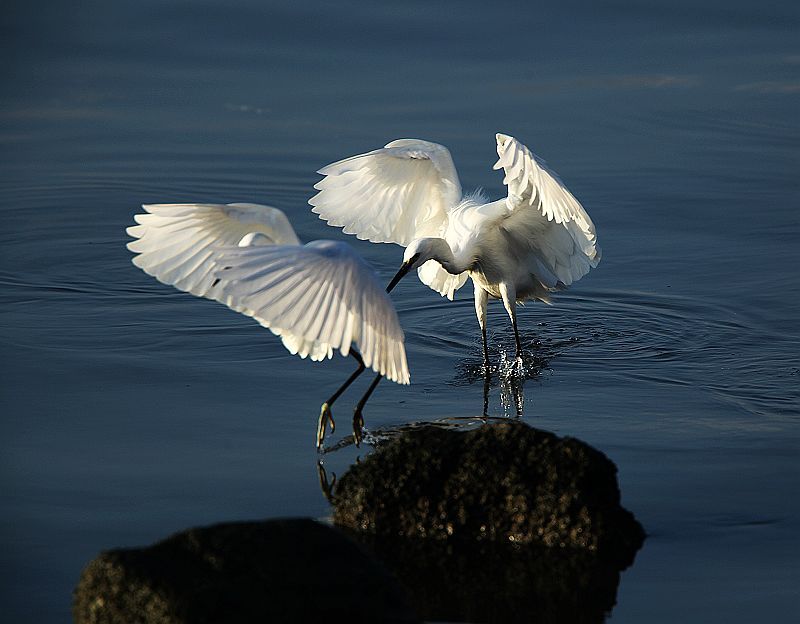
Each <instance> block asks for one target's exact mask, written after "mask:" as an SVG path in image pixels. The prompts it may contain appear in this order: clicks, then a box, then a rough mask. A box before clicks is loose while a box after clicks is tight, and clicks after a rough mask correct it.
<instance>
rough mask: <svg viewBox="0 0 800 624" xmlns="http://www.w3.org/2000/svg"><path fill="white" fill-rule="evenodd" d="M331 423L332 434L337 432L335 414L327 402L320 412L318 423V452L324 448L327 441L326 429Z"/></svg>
mask: <svg viewBox="0 0 800 624" xmlns="http://www.w3.org/2000/svg"><path fill="white" fill-rule="evenodd" d="M328 423H330V426H331V433H333V432H334V431H336V423H335V422H334V420H333V412H332V411H331V407H330V405H328V403H327V402H325V403H323V404H322V407H320V410H319V420H318V421H317V450H319V449H320V448H321V447H322V443H323V442H324V441H325V427H326V426H327V425H328Z"/></svg>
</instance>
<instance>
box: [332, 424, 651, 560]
mask: <svg viewBox="0 0 800 624" xmlns="http://www.w3.org/2000/svg"><path fill="white" fill-rule="evenodd" d="M616 472H617V469H616V466H615V465H614V464H613V462H611V460H609V459H608V458H607V457H606V456H605V455H604V454H603V453H601V452H600V451H598V450H596V449H593V448H592V447H590V446H588V445H587V444H585V443H583V442H581V441H579V440H576V439H574V438H559V437H558V436H556V435H554V434H552V433H549V432H546V431H541V430H539V429H534V428H532V427H530V426H528V425H526V424H524V423H522V422H518V421H516V422H505V423H501V424H491V425H485V426H482V427H479V428H477V429H473V430H469V431H453V430H448V429H443V428H440V427H437V426H433V425H431V426H423V427H419V428H417V429H414V430H411V431H409V432H406V433H403V434H401V435H399V436H397V437H395V438H393V439H392V440H391V441H389V442H387V443H386V444H384V445H381V446H379V447H378V449H377V450H376V451H375V452H374V453H373V454H371V455H370V456H368V457H367V458H366V459H365V460H364V461H362V462H361V463H359V464H356V465H354V466H353V467H352V468H351V469H350V470H349V471H348V472H347V473H346V474H345V475H344V476H343V477H342V479H341V481H340V483H339V485H338V487H337V489H336V492H335V498H334V504H335V513H334V523H335V524H337V525H339V526H342V527H346V528H348V529H352V530H355V531H358V532H365V533H368V534H375V535H382V536H390V537H396V536H405V537H412V538H427V539H431V540H447V541H451V542H452V541H465V540H466V541H483V540H489V541H502V542H511V543H514V544H537V545H543V546H548V547H558V548H566V549H578V550H583V551H587V552H592V553H596V554H597V555H599V556H601V557H603V558H605V559H607V560H610V561H612V562H614V563H616V564H617V565H618V566H619V567H626V566H627V565H629V564H630V563H631V562H632V560H633V556H634V554H635V553H636V551H637V550H638V549H639V547H640V546H641V544H642V542H643V540H644V531H643V530H642V527H641V525H640V524H639V523H638V522H637V521H636V520H635V518H634V517H633V515H632V514H631V513H630V512H628V511H626V510H625V509H623V508H622V507H621V506H620V493H619V487H618V485H617V479H616Z"/></svg>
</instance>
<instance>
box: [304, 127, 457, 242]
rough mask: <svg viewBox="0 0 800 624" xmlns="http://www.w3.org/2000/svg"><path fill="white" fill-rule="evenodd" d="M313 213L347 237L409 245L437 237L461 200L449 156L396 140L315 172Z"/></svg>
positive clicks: (420, 144) (431, 145) (438, 148)
mask: <svg viewBox="0 0 800 624" xmlns="http://www.w3.org/2000/svg"><path fill="white" fill-rule="evenodd" d="M319 173H320V174H321V175H323V176H325V177H324V178H323V179H322V180H320V181H319V182H317V184H316V185H315V186H314V188H315V189H317V190H318V191H319V192H318V193H317V194H316V195H314V197H312V198H311V199H310V200H309V202H308V203H309V204H311V205H312V206H313V208H312V211H313V212H315V213H316V214H318V215H319V216H320V218H322V219H324V220H325V221H327V222H328V224H329V225H333V226H336V227H341V228H344V232H345V233H346V234H355V235H356V236H357V237H358V238H360V239H366V240H370V241H372V242H373V243H397V244H398V245H403V246H407V245H408V244H409V243H410V242H411V241H412V240H414V239H415V238H422V237H425V236H439V235H440V234H441V233H442V232H443V230H444V228H445V227H446V224H447V212H448V210H450V209H451V208H452V207H453V206H455V205H456V204H457V203H458V202H459V200H460V198H461V183H460V182H459V179H458V173H457V172H456V169H455V166H454V165H453V159H452V157H451V156H450V152H449V151H448V150H447V148H445V147H444V146H442V145H438V144H436V143H431V142H429V141H422V140H420V139H398V140H396V141H392V142H391V143H387V145H386V146H385V147H383V148H381V149H378V150H374V151H372V152H368V153H366V154H360V155H358V156H351V157H350V158H345V159H344V160H340V161H338V162H335V163H332V164H330V165H327V166H326V167H323V168H322V169H320V170H319Z"/></svg>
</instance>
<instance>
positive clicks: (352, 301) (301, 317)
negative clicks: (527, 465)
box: [127, 204, 409, 448]
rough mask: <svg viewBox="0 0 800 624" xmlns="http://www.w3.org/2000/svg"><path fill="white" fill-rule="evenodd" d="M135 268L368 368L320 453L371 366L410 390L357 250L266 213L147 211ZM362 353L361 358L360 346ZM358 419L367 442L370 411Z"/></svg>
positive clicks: (196, 208)
mask: <svg viewBox="0 0 800 624" xmlns="http://www.w3.org/2000/svg"><path fill="white" fill-rule="evenodd" d="M144 209H145V210H146V212H145V213H144V214H137V215H135V216H134V219H135V220H136V222H137V223H138V225H135V226H132V227H129V228H128V229H127V232H128V234H129V235H131V236H133V237H134V238H136V239H137V240H135V241H132V242H130V243H128V249H130V250H131V251H132V252H134V253H136V254H138V255H136V256H135V257H134V258H133V263H134V264H135V265H136V266H138V267H139V268H141V269H142V270H143V271H144V272H145V273H147V274H149V275H152V276H153V277H155V278H156V279H157V280H158V281H160V282H162V283H164V284H169V285H171V286H174V287H175V288H178V289H179V290H183V291H186V292H189V293H192V294H193V295H197V296H199V297H207V298H208V299H213V300H216V301H219V302H221V303H224V304H225V305H227V306H228V307H230V308H232V309H233V310H236V311H237V312H241V313H242V314H246V315H247V316H251V317H253V318H254V319H255V320H257V321H258V322H259V323H260V324H261V325H263V326H264V327H266V328H268V329H269V330H270V331H272V333H274V334H276V335H278V336H280V338H281V340H282V341H283V344H284V346H285V347H286V348H287V349H288V350H289V351H290V352H291V353H292V354H297V355H299V356H300V357H301V358H306V357H309V358H311V359H312V360H314V361H319V360H323V359H325V358H330V357H332V356H333V352H334V351H336V350H338V351H339V352H340V353H341V354H342V355H343V356H347V355H348V354H349V355H351V356H352V357H353V358H355V360H356V361H357V362H358V369H357V370H356V372H355V373H353V375H351V376H350V378H349V379H348V380H347V381H346V382H345V383H344V384H343V385H342V386H341V387H340V388H339V389H338V390H337V391H336V392H335V393H334V394H333V395H332V396H331V397H330V398H329V399H328V400H327V401H326V402H325V403H323V405H322V408H321V410H320V416H319V422H318V425H317V448H319V447H320V446H321V444H322V442H323V438H324V435H325V428H326V425H327V424H328V423H330V426H331V430H332V431H333V429H334V427H335V424H334V421H333V415H332V413H331V406H332V405H333V403H334V402H335V401H336V399H337V398H338V397H339V396H340V395H341V393H342V392H344V390H345V389H346V388H347V387H348V386H349V385H350V384H351V383H352V382H353V381H354V380H355V379H356V377H358V375H359V374H360V373H361V372H362V371H363V370H364V369H365V368H367V367H369V368H372V369H373V370H374V371H375V372H377V373H378V377H377V379H380V377H381V376H385V377H388V378H389V379H391V380H392V381H395V382H397V383H400V384H407V383H409V374H408V364H407V362H406V353H405V347H404V344H403V341H404V336H403V330H402V329H401V328H400V323H399V320H398V318H397V312H396V311H395V308H394V306H393V305H392V302H391V300H390V299H389V296H388V295H387V294H386V292H384V290H383V288H382V286H381V285H380V283H379V282H378V280H377V276H376V274H375V272H374V271H373V270H372V269H371V268H370V267H369V265H368V264H367V263H366V262H365V261H364V260H363V259H362V258H361V257H360V256H359V255H358V254H357V253H356V252H355V251H354V250H353V249H352V248H351V247H350V246H349V245H347V244H345V243H339V242H334V241H325V240H319V241H313V242H310V243H308V244H306V245H301V244H300V240H299V239H298V238H297V235H296V234H295V232H294V229H293V228H292V226H291V224H290V223H289V220H288V219H287V218H286V215H285V214H284V213H283V212H281V211H280V210H278V209H277V208H272V207H270V206H262V205H259V204H227V205H223V204H157V205H146V206H144ZM353 344H356V345H358V350H356V349H354V348H353V347H352V346H351V345H353ZM375 385H377V381H376V382H374V383H373V384H372V385H371V386H370V388H369V390H368V391H367V393H366V394H365V395H364V396H363V397H362V399H361V400H360V401H359V403H358V405H357V407H356V410H355V414H354V416H353V427H354V435H355V438H356V441H357V442H358V441H359V440H360V435H361V427H362V426H363V417H362V415H361V412H362V410H363V408H364V404H365V403H366V401H367V399H368V398H369V396H370V394H371V393H372V391H373V390H374V388H375Z"/></svg>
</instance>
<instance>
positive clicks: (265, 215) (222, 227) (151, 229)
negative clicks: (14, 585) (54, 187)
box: [127, 204, 300, 299]
mask: <svg viewBox="0 0 800 624" xmlns="http://www.w3.org/2000/svg"><path fill="white" fill-rule="evenodd" d="M143 207H144V209H145V210H146V211H147V212H146V213H144V214H137V215H134V219H135V220H136V222H137V223H138V224H139V225H134V226H132V227H129V228H128V230H127V231H128V234H130V235H131V236H133V237H134V238H136V239H138V240H135V241H132V242H130V243H128V249H130V250H131V251H132V252H134V253H136V254H138V255H137V256H136V257H135V258H134V259H133V263H134V264H135V265H136V266H138V267H139V268H140V269H142V270H143V271H144V272H145V273H147V274H149V275H152V276H153V277H155V278H156V279H157V280H158V281H160V282H162V283H164V284H169V285H171V286H175V288H178V289H180V290H183V291H186V292H190V293H192V294H193V295H197V296H199V297H208V298H209V299H218V298H219V296H218V295H219V288H218V287H217V286H215V284H214V280H215V279H216V278H215V276H214V271H215V269H216V261H217V259H218V256H219V251H220V249H221V248H223V247H227V246H231V245H236V244H237V243H238V242H239V241H240V240H241V239H242V237H243V236H244V235H245V234H248V233H252V232H257V233H259V234H262V235H263V236H264V237H266V241H267V242H271V243H274V244H277V245H289V244H299V243H300V241H299V240H298V238H297V235H296V234H295V232H294V230H293V229H292V226H291V224H290V223H289V220H288V219H287V218H286V215H285V214H284V213H283V212H281V211H280V210H278V209H277V208H272V207H270V206H261V205H259V204H227V205H224V204H154V205H146V206H143ZM263 240H264V239H262V241H263Z"/></svg>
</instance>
